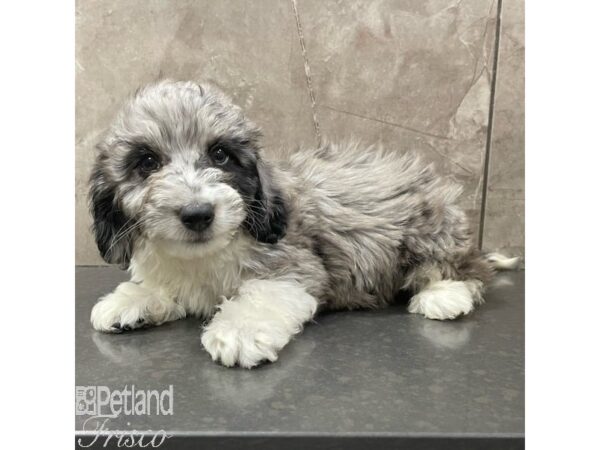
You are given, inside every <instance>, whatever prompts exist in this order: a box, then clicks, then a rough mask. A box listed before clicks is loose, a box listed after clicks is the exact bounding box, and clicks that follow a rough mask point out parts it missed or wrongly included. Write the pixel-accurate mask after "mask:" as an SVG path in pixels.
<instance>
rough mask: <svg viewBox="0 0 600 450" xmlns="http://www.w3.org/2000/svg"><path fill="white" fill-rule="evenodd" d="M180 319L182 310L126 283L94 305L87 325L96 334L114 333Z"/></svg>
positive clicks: (138, 286) (151, 293)
mask: <svg viewBox="0 0 600 450" xmlns="http://www.w3.org/2000/svg"><path fill="white" fill-rule="evenodd" d="M183 317H185V310H184V309H183V307H182V306H181V305H178V304H177V303H175V302H174V301H172V300H170V299H165V298H161V297H160V296H159V295H156V294H155V293H154V292H152V291H150V290H148V289H146V288H144V287H143V285H140V284H137V283H133V282H131V281H128V282H125V283H121V284H120V285H119V286H117V288H116V289H115V290H114V291H113V292H112V293H110V294H108V295H106V296H104V297H102V298H101V299H100V301H99V302H98V303H96V304H95V305H94V308H93V309H92V315H91V322H92V326H93V327H94V328H95V329H96V330H98V331H104V332H111V333H114V332H120V331H121V330H122V329H123V328H125V329H127V328H130V329H134V328H139V327H141V326H144V325H160V324H161V323H164V322H168V321H171V320H177V319H181V318H183ZM116 324H118V327H117V326H116Z"/></svg>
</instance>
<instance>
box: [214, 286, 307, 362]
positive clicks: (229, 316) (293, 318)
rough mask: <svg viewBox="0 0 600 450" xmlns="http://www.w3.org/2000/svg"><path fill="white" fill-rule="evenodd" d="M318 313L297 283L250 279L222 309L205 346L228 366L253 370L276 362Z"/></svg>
mask: <svg viewBox="0 0 600 450" xmlns="http://www.w3.org/2000/svg"><path fill="white" fill-rule="evenodd" d="M316 310H317V300H316V299H315V298H314V297H313V296H311V295H310V294H308V293H307V292H306V291H305V290H304V288H302V287H301V286H300V285H299V284H298V283H297V282H295V281H268V280H249V281H246V282H245V283H244V284H243V285H242V286H241V287H240V290H239V294H238V296H236V297H235V298H233V299H232V300H227V301H225V302H224V303H223V304H221V305H220V306H219V312H217V314H215V317H214V318H213V320H212V321H211V322H210V323H209V324H208V325H207V326H206V328H205V331H204V334H203V335H202V345H204V348H205V349H206V350H207V351H208V353H210V355H211V357H212V359H213V360H214V361H221V363H222V364H223V365H225V366H234V365H235V364H238V365H239V366H241V367H245V368H251V367H254V366H256V365H258V364H259V363H260V362H261V361H264V360H268V361H275V360H277V353H278V352H279V351H280V350H281V349H282V348H283V347H284V346H285V345H286V344H287V343H288V342H289V341H290V339H291V338H292V336H294V335H295V334H296V333H299V332H300V331H301V330H302V325H303V324H304V323H305V322H306V321H308V320H310V319H311V318H312V317H313V315H314V314H315V312H316Z"/></svg>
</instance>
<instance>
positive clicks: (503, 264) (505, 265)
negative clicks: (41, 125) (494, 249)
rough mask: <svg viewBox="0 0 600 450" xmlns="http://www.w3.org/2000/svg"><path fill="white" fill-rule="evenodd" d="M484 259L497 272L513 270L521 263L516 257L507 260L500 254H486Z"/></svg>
mask: <svg viewBox="0 0 600 450" xmlns="http://www.w3.org/2000/svg"><path fill="white" fill-rule="evenodd" d="M486 258H487V260H488V261H489V262H490V263H491V264H492V267H493V268H494V269H498V270H515V269H517V268H518V267H519V264H520V263H521V258H519V257H518V256H515V257H514V258H509V257H507V256H504V255H503V254H501V253H488V254H487V255H486Z"/></svg>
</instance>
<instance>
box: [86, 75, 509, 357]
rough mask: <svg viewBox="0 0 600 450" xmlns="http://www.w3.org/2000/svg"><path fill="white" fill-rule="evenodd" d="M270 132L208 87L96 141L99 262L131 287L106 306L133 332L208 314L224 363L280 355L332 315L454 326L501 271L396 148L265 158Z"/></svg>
mask: <svg viewBox="0 0 600 450" xmlns="http://www.w3.org/2000/svg"><path fill="white" fill-rule="evenodd" d="M260 138H261V133H260V130H259V129H258V128H257V126H256V125H255V124H254V123H252V122H251V121H249V120H248V119H247V118H246V117H245V116H244V114H243V112H242V111H241V109H240V108H239V107H237V106H235V105H234V104H233V103H232V102H231V100H230V99H229V98H228V97H227V96H226V95H224V94H223V93H222V92H221V91H220V90H218V89H217V88H215V87H214V86H211V85H208V84H197V83H193V82H173V81H161V82H158V83H155V84H151V85H149V86H146V87H144V88H142V89H140V90H138V91H137V92H136V93H135V95H133V96H132V97H131V98H130V99H129V100H128V101H127V102H126V104H125V105H124V107H123V108H122V110H121V111H120V112H119V114H118V116H117V117H116V120H115V121H114V123H113V124H112V126H111V127H110V129H109V130H107V132H106V133H105V135H104V137H103V139H102V142H100V144H99V145H98V155H97V159H96V162H95V166H94V169H93V173H92V176H91V180H90V199H91V210H92V214H93V220H94V226H93V229H94V233H95V238H96V242H97V244H98V248H99V250H100V253H101V254H102V257H103V258H104V259H105V260H106V261H107V262H109V263H115V264H119V265H121V266H122V267H127V268H128V269H129V271H130V273H131V281H128V282H125V283H122V284H120V285H119V286H118V287H117V288H116V289H115V290H114V291H113V292H112V293H110V294H108V295H106V296H105V297H103V298H101V299H100V301H99V302H98V303H97V304H96V305H95V306H94V308H93V310H92V315H91V321H92V324H93V326H94V328H95V329H97V330H100V331H104V332H121V331H123V330H129V329H135V328H138V327H142V326H148V325H160V324H162V323H165V322H167V321H172V320H177V319H181V318H183V317H186V316H196V317H203V318H207V319H210V322H208V325H206V327H205V329H204V333H203V335H202V344H203V345H204V347H205V348H206V350H207V351H208V353H209V354H210V355H211V356H212V358H213V359H214V360H215V361H220V362H221V363H222V364H224V365H226V366H233V365H236V364H237V365H240V366H242V367H248V368H250V367H253V366H256V365H257V364H259V363H260V362H261V361H265V360H268V361H275V360H276V359H277V354H278V352H279V351H280V350H281V349H282V348H283V347H284V346H285V345H286V344H287V343H288V342H289V341H290V339H291V338H292V337H293V336H294V335H295V334H296V333H298V332H299V331H300V330H301V329H302V326H303V324H304V323H306V322H307V321H310V320H311V318H312V317H313V316H314V315H315V313H316V312H317V311H318V310H320V309H325V308H333V309H341V308H349V309H352V308H377V307H382V306H385V305H387V304H389V303H390V302H392V301H393V299H394V297H395V295H396V294H397V293H398V292H399V291H404V290H405V291H410V292H411V295H412V298H411V300H410V303H409V306H408V309H409V311H410V312H412V313H419V314H423V315H424V316H425V317H427V318H430V319H439V320H443V319H453V318H455V317H457V316H459V315H461V314H468V313H470V312H471V311H472V310H473V308H474V306H475V305H476V304H478V303H481V302H482V292H483V288H484V284H485V282H486V281H488V280H489V279H490V278H491V276H492V274H493V268H494V266H496V267H503V266H504V267H509V266H513V265H514V264H515V262H516V261H514V260H508V259H505V258H503V257H501V256H499V255H496V256H494V257H491V258H490V257H489V255H488V256H483V255H482V254H480V252H479V251H478V250H477V248H476V247H475V246H474V244H473V241H472V237H471V233H470V230H469V224H468V222H467V218H466V216H465V214H464V212H463V211H461V209H460V208H459V207H458V206H457V205H456V200H457V198H458V196H459V194H460V187H459V186H457V185H455V184H454V183H452V182H450V181H448V180H446V179H444V178H443V177H440V176H438V175H436V173H435V172H434V170H433V169H432V167H431V165H426V164H423V163H422V162H420V161H419V159H418V158H417V157H416V156H415V155H413V154H403V153H400V152H398V151H397V149H388V150H389V151H386V150H385V149H381V148H376V147H366V148H364V147H360V146H359V145H357V144H355V143H344V144H327V145H323V146H321V147H320V148H317V149H313V150H306V149H305V150H297V151H294V152H290V153H289V154H287V156H285V157H284V158H282V160H281V161H277V162H276V161H267V160H266V159H265V158H264V155H263V153H262V152H261V149H260Z"/></svg>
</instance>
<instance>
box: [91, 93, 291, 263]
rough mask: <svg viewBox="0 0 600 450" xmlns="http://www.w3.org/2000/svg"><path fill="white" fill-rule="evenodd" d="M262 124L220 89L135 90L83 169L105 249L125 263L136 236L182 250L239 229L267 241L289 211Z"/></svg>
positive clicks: (183, 253)
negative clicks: (89, 169)
mask: <svg viewBox="0 0 600 450" xmlns="http://www.w3.org/2000/svg"><path fill="white" fill-rule="evenodd" d="M259 137H260V132H259V130H258V129H257V128H256V126H255V125H253V124H252V123H251V122H249V121H248V120H246V119H245V117H244V115H243V114H242V112H241V110H240V109H239V108H238V107H237V106H235V105H233V104H232V103H231V101H230V100H229V99H228V98H227V97H226V96H225V95H224V94H223V93H222V92H220V91H219V90H217V89H216V88H215V87H213V86H209V85H198V84H195V83H191V82H171V81H163V82H160V83H157V84H153V85H150V86H147V87H145V88H143V89H141V90H139V91H138V92H137V93H136V94H135V95H134V96H133V97H132V98H131V99H130V100H129V101H128V102H127V104H126V105H125V106H124V107H123V109H122V110H121V111H120V113H119V114H118V116H117V118H116V120H115V122H114V123H113V125H112V127H111V128H110V129H109V130H108V132H107V133H106V135H105V137H104V139H103V141H102V142H101V143H100V144H99V145H98V150H99V153H98V156H97V159H96V163H95V167H94V170H93V173H92V176H91V179H90V200H91V210H92V214H93V216H94V232H95V237H96V242H97V244H98V248H99V249H100V252H101V254H102V256H103V258H104V259H105V260H106V261H108V262H110V263H119V264H121V265H122V266H127V265H128V263H129V260H130V258H131V256H132V253H133V251H134V250H135V245H136V242H138V241H139V239H146V240H149V241H151V242H153V243H154V244H155V245H158V246H160V247H162V248H164V249H165V250H166V251H167V252H169V253H171V254H172V255H175V256H180V257H182V258H193V257H197V256H202V255H206V254H208V253H211V252H213V251H215V250H218V249H222V248H223V247H225V246H227V244H228V243H229V242H231V240H232V238H233V236H234V235H236V234H237V233H248V234H250V235H251V236H253V237H254V238H255V239H257V240H259V241H262V242H269V243H274V242H276V241H277V240H278V239H279V238H281V237H282V236H283V234H284V232H285V225H286V217H285V216H286V214H285V206H284V203H283V199H282V198H281V194H280V192H279V190H278V189H277V187H276V186H275V185H274V182H273V179H272V175H271V171H270V170H269V168H268V167H267V166H266V165H265V163H264V162H263V161H262V159H261V157H260V153H259V150H258V139H259Z"/></svg>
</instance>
